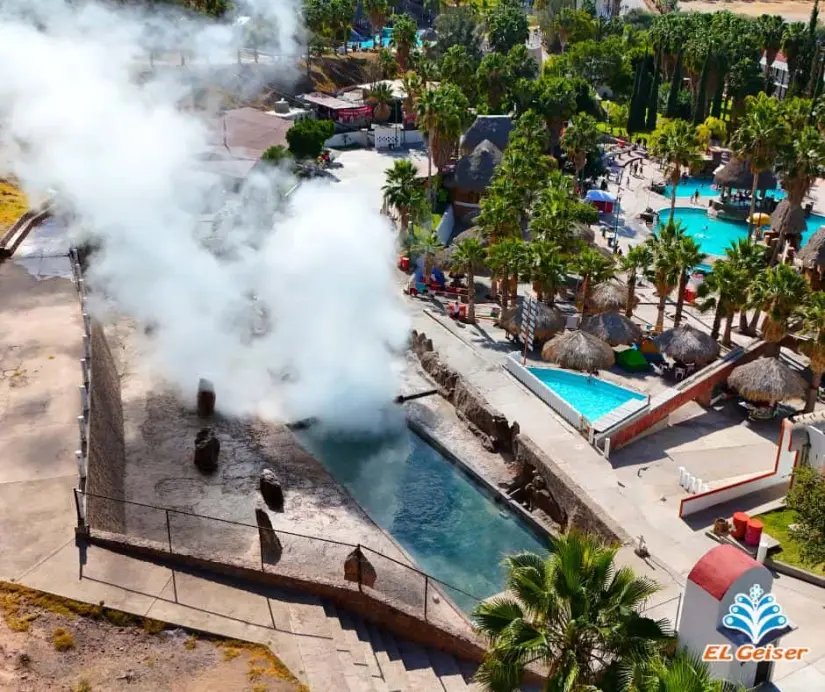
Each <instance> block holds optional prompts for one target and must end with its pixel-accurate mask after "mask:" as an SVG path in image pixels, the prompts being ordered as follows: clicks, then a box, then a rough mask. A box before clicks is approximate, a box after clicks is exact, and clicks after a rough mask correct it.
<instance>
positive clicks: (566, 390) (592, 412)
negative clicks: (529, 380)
mask: <svg viewBox="0 0 825 692" xmlns="http://www.w3.org/2000/svg"><path fill="white" fill-rule="evenodd" d="M527 370H528V371H529V372H530V374H532V375H534V376H535V377H536V378H537V379H538V380H539V381H540V382H541V383H542V384H543V385H544V386H545V387H547V388H548V389H550V390H552V391H553V392H554V393H555V394H556V395H557V396H559V397H560V398H562V399H564V400H565V401H566V402H567V403H568V404H570V406H572V407H573V408H574V409H576V411H578V412H579V413H580V414H581V415H583V416H584V417H585V418H587V420H589V421H590V422H591V423H592V422H593V421H595V420H597V419H599V418H601V417H602V416H604V415H607V414H608V413H610V412H611V411H613V410H614V409H617V408H619V406H621V405H622V404H624V403H626V402H628V401H633V400H638V401H645V400H647V396H646V395H645V394H641V393H639V392H634V391H632V390H630V389H625V388H624V387H619V386H618V385H615V384H611V383H610V382H605V381H604V380H602V379H599V378H598V377H593V376H591V375H580V374H578V373H575V372H570V371H569V370H559V369H556V368H527Z"/></svg>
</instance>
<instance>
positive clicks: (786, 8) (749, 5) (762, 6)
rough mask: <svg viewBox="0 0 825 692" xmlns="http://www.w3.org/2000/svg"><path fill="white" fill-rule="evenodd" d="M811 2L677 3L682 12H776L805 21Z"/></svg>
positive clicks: (750, 14)
mask: <svg viewBox="0 0 825 692" xmlns="http://www.w3.org/2000/svg"><path fill="white" fill-rule="evenodd" d="M813 6H814V3H813V2H803V1H800V0H774V1H773V2H771V1H770V0H767V1H766V0H758V1H757V2H746V1H744V0H734V1H733V2H714V1H713V0H698V1H696V2H693V1H691V0H683V1H682V2H680V3H679V9H681V10H682V11H683V12H718V11H720V10H729V11H730V12H734V13H736V14H742V15H746V16H748V17H758V16H759V15H760V14H778V15H781V16H782V17H784V18H785V21H788V22H807V21H808V19H809V17H810V16H811V8H812V7H813Z"/></svg>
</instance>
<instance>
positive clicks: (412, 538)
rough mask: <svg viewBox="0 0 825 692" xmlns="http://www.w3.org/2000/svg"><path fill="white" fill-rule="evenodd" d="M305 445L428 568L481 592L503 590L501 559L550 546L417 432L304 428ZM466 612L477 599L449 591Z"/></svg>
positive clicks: (488, 593) (475, 592)
mask: <svg viewBox="0 0 825 692" xmlns="http://www.w3.org/2000/svg"><path fill="white" fill-rule="evenodd" d="M297 434H298V437H299V439H300V441H301V444H303V446H304V447H306V449H307V450H308V451H309V452H310V453H312V454H313V455H314V456H315V458H316V459H318V460H319V461H320V462H321V463H322V464H323V465H324V467H325V468H326V469H327V470H328V471H329V472H330V473H331V474H332V476H334V478H335V479H336V480H337V481H338V482H339V483H340V484H341V485H343V486H344V487H345V488H346V489H347V490H348V491H349V492H350V494H351V495H352V496H353V497H354V498H355V500H356V501H357V502H358V504H359V505H361V507H362V508H363V509H364V511H365V512H366V513H367V514H368V515H369V516H370V518H371V519H372V520H373V521H375V523H377V524H378V525H379V526H380V527H381V528H383V529H384V530H385V531H388V532H389V533H390V534H391V535H392V536H393V538H395V540H396V541H397V542H398V543H399V544H401V546H402V547H403V548H404V549H405V550H406V551H407V553H409V554H410V555H411V556H412V557H413V559H414V560H415V561H416V562H417V563H418V566H419V567H420V568H421V569H422V570H423V571H425V572H427V573H429V574H431V575H433V576H434V577H437V578H438V579H441V580H443V581H445V582H447V583H449V584H451V585H453V586H456V587H458V588H460V589H463V590H464V591H467V592H468V593H471V594H473V595H474V596H478V597H480V598H487V597H489V596H492V595H493V594H496V593H499V592H501V591H503V590H504V578H505V574H504V570H503V568H502V566H501V561H502V558H503V557H504V556H505V555H508V554H510V553H518V552H521V551H525V550H529V551H533V552H538V553H541V554H544V553H546V551H547V549H548V547H549V545H548V543H547V542H546V541H545V540H544V539H543V538H540V537H539V536H538V535H536V534H535V533H534V532H533V530H532V528H531V527H530V526H529V525H528V524H527V523H526V522H525V521H524V520H523V519H522V518H521V517H519V516H518V515H517V514H516V513H515V512H513V511H512V510H510V509H509V508H507V507H506V506H505V505H502V504H500V503H497V502H496V501H495V500H494V499H493V495H492V493H490V492H489V491H488V490H487V489H486V488H484V487H483V486H481V485H480V484H478V483H477V482H476V481H474V480H473V479H471V477H470V476H469V475H468V474H466V473H465V472H464V471H462V470H461V469H460V468H459V467H458V466H456V465H455V464H453V463H452V462H451V461H450V460H448V459H447V458H446V457H444V456H443V455H442V454H441V453H440V452H439V451H438V450H436V449H435V448H434V447H432V446H431V445H429V444H428V443H427V442H426V441H425V440H424V439H422V438H421V437H420V436H418V435H416V434H415V433H413V432H411V431H405V432H404V433H399V434H397V435H392V436H388V437H361V436H359V437H351V436H346V437H343V436H340V435H336V436H326V435H324V433H323V432H321V431H320V430H318V429H316V428H314V427H313V428H309V429H307V430H303V431H300V432H298V433H297ZM448 594H449V596H450V597H451V598H452V599H453V600H454V601H455V602H456V604H457V605H458V606H459V607H461V608H462V609H463V610H465V611H467V612H470V611H471V610H472V608H473V607H474V606H475V601H473V599H471V598H467V597H465V596H463V595H462V594H460V593H457V592H455V591H452V590H448Z"/></svg>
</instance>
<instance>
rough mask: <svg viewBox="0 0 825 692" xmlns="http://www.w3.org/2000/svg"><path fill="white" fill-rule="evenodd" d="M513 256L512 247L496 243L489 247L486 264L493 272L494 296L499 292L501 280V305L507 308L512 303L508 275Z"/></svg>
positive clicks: (492, 290)
mask: <svg viewBox="0 0 825 692" xmlns="http://www.w3.org/2000/svg"><path fill="white" fill-rule="evenodd" d="M511 263H512V258H511V256H510V249H509V248H508V247H507V245H505V244H503V243H495V244H494V245H490V246H489V247H488V248H487V259H486V264H487V266H488V267H489V268H490V271H491V272H492V273H493V276H492V280H491V283H492V284H493V288H492V289H491V293H492V295H493V296H495V295H496V294H497V291H496V286H497V285H498V283H499V281H500V285H501V291H500V292H499V297H500V303H501V307H503V308H506V307H507V306H508V305H509V304H510V282H509V281H508V276H509V272H510V265H511Z"/></svg>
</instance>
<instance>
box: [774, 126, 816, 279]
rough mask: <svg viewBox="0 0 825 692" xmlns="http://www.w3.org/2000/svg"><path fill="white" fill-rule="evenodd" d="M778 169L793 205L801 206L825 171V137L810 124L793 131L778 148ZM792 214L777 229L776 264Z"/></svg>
mask: <svg viewBox="0 0 825 692" xmlns="http://www.w3.org/2000/svg"><path fill="white" fill-rule="evenodd" d="M776 169H777V171H778V172H779V173H780V175H781V176H782V187H783V188H785V192H787V195H788V197H787V199H788V203H789V204H790V205H791V207H792V209H801V208H802V202H803V201H804V200H805V196H806V195H807V194H808V192H809V191H810V189H811V187H812V186H813V184H814V183H815V182H816V180H817V178H821V177H822V176H823V175H825V139H823V137H822V135H821V134H820V132H819V131H818V130H817V129H816V128H814V127H811V126H806V127H803V128H802V129H801V130H797V131H794V132H792V133H791V137H790V138H789V139H788V141H786V142H785V143H784V145H783V146H782V147H781V148H780V149H779V152H778V154H777V157H776ZM789 218H790V216H789V215H784V216H783V218H782V221H783V223H782V224H781V225H780V227H779V228H774V229H773V230H774V231H778V232H779V238H778V240H777V242H776V245H774V249H773V253H772V254H771V264H775V263H776V260H777V258H778V257H779V254H780V253H781V252H782V249H783V247H784V245H785V236H786V234H787V232H788V228H787V223H786V222H787V221H788V220H789Z"/></svg>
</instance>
